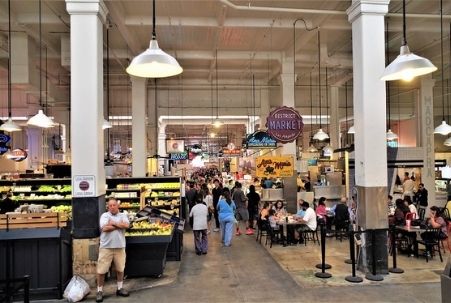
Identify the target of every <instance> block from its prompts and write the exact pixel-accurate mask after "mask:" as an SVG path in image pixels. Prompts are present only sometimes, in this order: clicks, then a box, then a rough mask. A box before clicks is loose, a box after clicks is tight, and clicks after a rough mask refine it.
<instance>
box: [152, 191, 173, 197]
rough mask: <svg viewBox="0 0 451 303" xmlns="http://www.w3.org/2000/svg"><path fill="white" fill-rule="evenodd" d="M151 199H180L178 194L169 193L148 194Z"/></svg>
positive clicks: (155, 192) (156, 192) (154, 192)
mask: <svg viewBox="0 0 451 303" xmlns="http://www.w3.org/2000/svg"><path fill="white" fill-rule="evenodd" d="M150 197H151V198H157V197H158V198H167V197H180V193H179V192H171V191H165V192H163V191H153V192H152V193H151V194H150Z"/></svg>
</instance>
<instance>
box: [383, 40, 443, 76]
mask: <svg viewBox="0 0 451 303" xmlns="http://www.w3.org/2000/svg"><path fill="white" fill-rule="evenodd" d="M436 70H437V67H436V66H435V65H434V64H432V62H431V61H429V60H428V59H426V58H423V57H420V56H417V55H415V54H414V53H411V52H410V50H409V47H408V46H407V45H403V46H401V50H400V54H399V55H398V57H396V59H395V60H393V62H392V63H390V64H389V65H388V66H387V67H386V68H385V70H384V73H383V74H382V77H381V80H383V81H393V80H405V81H410V80H412V79H413V78H415V77H418V76H422V75H426V74H430V73H432V72H435V71H436Z"/></svg>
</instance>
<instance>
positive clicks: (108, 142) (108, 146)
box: [106, 24, 110, 160]
mask: <svg viewBox="0 0 451 303" xmlns="http://www.w3.org/2000/svg"><path fill="white" fill-rule="evenodd" d="M106 117H107V118H106V120H107V121H110V26H109V24H107V28H106ZM106 150H107V159H108V160H109V159H110V128H107V130H106Z"/></svg>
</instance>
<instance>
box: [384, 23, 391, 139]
mask: <svg viewBox="0 0 451 303" xmlns="http://www.w3.org/2000/svg"><path fill="white" fill-rule="evenodd" d="M388 48H389V40H388V20H387V22H386V23H385V65H388V63H389V62H390V52H389V51H388ZM385 94H386V98H387V109H388V121H387V128H388V129H387V131H388V130H389V129H390V118H391V116H390V81H385Z"/></svg>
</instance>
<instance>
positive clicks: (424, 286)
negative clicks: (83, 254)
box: [87, 232, 445, 303]
mask: <svg viewBox="0 0 451 303" xmlns="http://www.w3.org/2000/svg"><path fill="white" fill-rule="evenodd" d="M209 241H210V245H209V252H208V255H204V256H197V255H196V254H195V253H194V249H193V244H192V236H191V234H190V233H189V232H187V233H186V235H185V251H184V254H183V261H182V262H176V263H173V264H170V263H168V264H170V265H169V268H171V270H168V271H166V272H165V274H166V277H165V279H167V282H168V283H169V284H166V285H161V286H158V287H154V285H155V281H150V280H149V279H148V280H147V281H146V279H141V280H135V281H133V280H129V281H127V282H126V286H127V287H128V288H129V289H130V290H131V291H132V292H131V295H130V297H129V298H117V297H115V296H113V295H111V294H112V293H113V291H114V285H113V286H110V288H109V289H107V290H106V294H107V297H106V298H105V302H158V303H166V302H170V303H174V302H265V303H268V302H315V303H316V302H353V301H355V302H399V303H403V302H406V303H412V302H427V303H432V302H441V298H440V282H439V281H440V276H439V274H438V272H439V271H440V270H443V268H444V264H445V263H440V261H437V260H436V259H435V260H433V261H431V262H429V263H426V261H425V260H424V259H416V258H407V257H403V256H402V257H400V258H399V266H400V267H402V268H404V269H405V270H406V273H405V274H402V275H394V274H390V275H388V276H386V277H385V280H384V281H383V282H377V283H376V282H368V281H365V282H363V283H361V284H350V283H348V282H346V281H344V279H343V278H344V277H345V276H346V275H349V274H350V265H347V264H345V263H344V262H343V260H344V259H345V258H346V257H347V253H348V252H347V251H348V244H347V242H345V241H344V242H341V243H340V242H339V241H335V240H333V241H331V242H330V243H329V244H330V245H329V251H328V253H327V256H328V258H327V262H328V263H331V265H332V266H333V268H332V269H331V270H330V272H331V273H332V275H333V277H332V278H331V279H327V280H322V279H318V278H315V277H314V276H313V274H314V272H315V271H316V268H314V265H315V264H316V263H318V262H319V260H320V259H319V256H320V255H319V253H320V250H319V246H317V245H313V244H311V243H309V244H308V245H307V247H304V246H290V247H282V246H278V245H275V246H273V247H272V248H271V249H270V248H269V246H267V247H265V246H264V245H260V244H259V243H257V242H256V241H255V238H254V237H253V236H244V235H243V236H241V237H238V238H236V237H235V238H234V239H233V244H232V246H231V247H229V248H226V247H222V245H221V243H220V241H219V234H218V233H212V234H211V235H210V238H209ZM171 263H172V262H171ZM178 265H179V266H178ZM178 267H179V270H178ZM169 268H168V269H169ZM108 295H109V296H108ZM91 298H92V296H91V297H90V298H89V299H88V300H87V301H88V302H92V299H91Z"/></svg>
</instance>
